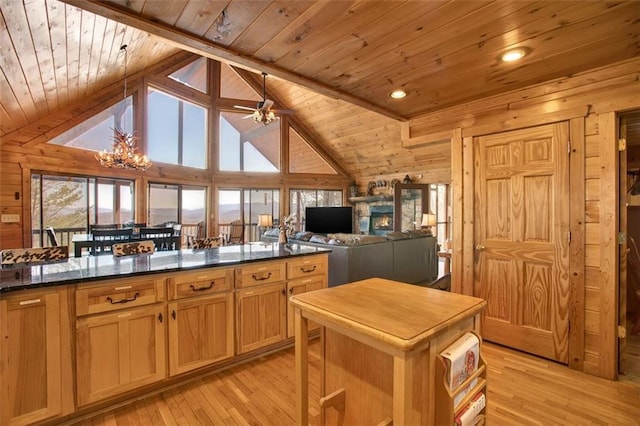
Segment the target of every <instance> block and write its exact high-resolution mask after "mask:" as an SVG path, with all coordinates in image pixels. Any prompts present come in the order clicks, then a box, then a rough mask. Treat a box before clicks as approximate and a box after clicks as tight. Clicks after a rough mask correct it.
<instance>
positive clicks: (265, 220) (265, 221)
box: [258, 214, 273, 228]
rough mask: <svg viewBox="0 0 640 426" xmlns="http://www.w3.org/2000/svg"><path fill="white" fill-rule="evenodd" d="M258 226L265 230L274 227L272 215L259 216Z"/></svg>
mask: <svg viewBox="0 0 640 426" xmlns="http://www.w3.org/2000/svg"><path fill="white" fill-rule="evenodd" d="M258 226H262V227H265V228H267V227H269V226H273V217H272V216H271V215H270V214H261V215H258Z"/></svg>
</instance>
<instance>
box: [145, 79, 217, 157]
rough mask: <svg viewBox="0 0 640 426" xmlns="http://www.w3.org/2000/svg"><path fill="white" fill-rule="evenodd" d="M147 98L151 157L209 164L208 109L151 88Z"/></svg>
mask: <svg viewBox="0 0 640 426" xmlns="http://www.w3.org/2000/svg"><path fill="white" fill-rule="evenodd" d="M147 100H148V102H147V116H148V124H149V127H148V132H147V133H148V136H149V158H150V159H151V160H153V161H159V162H162V163H168V164H180V165H184V166H189V167H197V168H200V169H204V168H206V164H207V163H206V158H207V156H206V152H207V150H206V146H207V136H206V135H207V132H206V129H207V113H206V109H205V108H202V107H200V106H198V105H195V104H192V103H189V102H186V101H184V100H181V99H178V98H175V97H173V96H170V95H168V94H166V93H163V92H160V91H158V90H155V89H151V88H150V89H149V94H148V96H147Z"/></svg>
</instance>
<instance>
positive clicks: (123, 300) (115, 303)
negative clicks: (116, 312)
mask: <svg viewBox="0 0 640 426" xmlns="http://www.w3.org/2000/svg"><path fill="white" fill-rule="evenodd" d="M138 296H140V293H138V292H137V291H136V294H134V295H133V297H132V298H130V299H120V300H113V299H112V298H111V296H109V297H107V302H109V303H111V304H112V305H117V304H118V303H127V302H133V301H134V300H136V299H137V298H138Z"/></svg>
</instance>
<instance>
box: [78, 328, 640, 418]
mask: <svg viewBox="0 0 640 426" xmlns="http://www.w3.org/2000/svg"><path fill="white" fill-rule="evenodd" d="M483 348H484V353H485V355H486V359H487V362H488V364H489V369H488V383H489V387H488V392H487V394H488V401H489V403H488V423H489V424H490V425H492V426H493V425H572V426H573V425H638V424H640V383H635V384H634V383H631V382H628V381H618V382H611V381H608V380H604V379H599V378H597V377H593V376H589V375H587V374H584V373H580V372H577V371H573V370H570V369H569V368H567V367H565V366H563V365H560V364H556V363H553V362H550V361H547V360H544V359H541V358H537V357H534V356H530V355H527V354H523V353H521V352H517V351H513V350H510V349H506V348H503V347H500V346H497V345H492V344H490V343H486V342H485V343H484V345H483ZM318 350H319V342H318V341H317V340H316V341H314V342H312V343H311V344H310V354H309V359H310V368H309V376H310V384H309V393H310V401H311V402H310V404H309V405H310V424H312V425H317V424H319V420H320V416H319V410H318V404H317V401H318V399H319V397H320V395H319V393H320V385H319V358H318ZM294 383H295V382H294V351H293V348H291V349H287V350H285V351H282V352H279V353H276V354H272V355H269V356H265V357H263V358H261V359H259V360H255V361H252V362H250V363H247V364H244V365H242V366H238V367H235V368H232V369H230V370H228V371H225V372H222V373H218V374H214V375H210V376H207V377H203V378H200V379H198V380H196V381H194V382H191V383H188V384H185V385H181V386H179V387H176V388H174V389H171V390H168V391H165V392H163V393H161V394H158V395H155V396H150V397H147V398H144V399H140V400H139V401H136V402H133V403H130V404H128V405H126V406H124V407H121V408H118V409H116V410H113V411H109V412H107V413H103V414H100V415H96V416H94V417H93V418H91V419H87V420H83V421H81V422H76V424H81V425H92V426H93V425H118V426H123V425H163V424H164V425H198V424H202V425H292V424H294V413H295V388H294Z"/></svg>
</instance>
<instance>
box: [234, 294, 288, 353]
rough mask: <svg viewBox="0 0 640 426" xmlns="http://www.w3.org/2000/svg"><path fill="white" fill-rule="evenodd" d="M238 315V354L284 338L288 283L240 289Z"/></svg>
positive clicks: (237, 297) (237, 298)
mask: <svg viewBox="0 0 640 426" xmlns="http://www.w3.org/2000/svg"><path fill="white" fill-rule="evenodd" d="M236 315H237V319H236V324H237V333H238V336H237V338H238V354H242V353H245V352H249V351H252V350H254V349H258V348H261V347H263V346H266V345H270V344H272V343H277V342H280V341H282V340H284V338H285V334H286V316H287V306H286V290H285V284H284V283H277V284H270V285H265V286H260V287H252V288H247V289H243V290H238V291H237V293H236Z"/></svg>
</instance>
